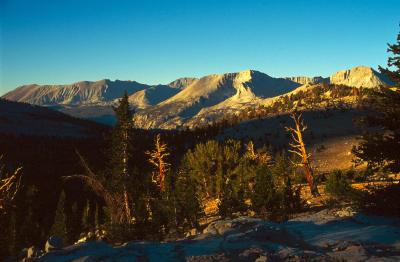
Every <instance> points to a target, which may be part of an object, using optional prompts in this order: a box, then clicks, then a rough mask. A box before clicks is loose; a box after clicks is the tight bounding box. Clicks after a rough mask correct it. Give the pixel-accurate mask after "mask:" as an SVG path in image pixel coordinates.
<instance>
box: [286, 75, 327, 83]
mask: <svg viewBox="0 0 400 262" xmlns="http://www.w3.org/2000/svg"><path fill="white" fill-rule="evenodd" d="M285 79H287V80H290V81H293V82H296V83H299V84H301V85H315V84H319V83H322V82H328V79H326V78H323V77H322V76H316V77H307V76H293V77H285Z"/></svg>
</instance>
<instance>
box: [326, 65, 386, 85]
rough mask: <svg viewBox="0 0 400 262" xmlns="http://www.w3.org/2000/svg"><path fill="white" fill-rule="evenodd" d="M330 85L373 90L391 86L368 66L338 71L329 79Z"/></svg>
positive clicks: (383, 77) (382, 76) (384, 77)
mask: <svg viewBox="0 0 400 262" xmlns="http://www.w3.org/2000/svg"><path fill="white" fill-rule="evenodd" d="M329 81H330V83H331V84H337V85H346V86H351V87H364V88H374V87H378V86H382V85H391V82H390V81H389V80H388V79H387V77H386V76H384V75H382V74H381V73H379V72H377V71H375V70H374V69H373V68H371V67H368V66H363V65H361V66H356V67H353V68H350V69H346V70H340V71H338V72H336V73H335V74H333V75H331V76H330V77H329Z"/></svg>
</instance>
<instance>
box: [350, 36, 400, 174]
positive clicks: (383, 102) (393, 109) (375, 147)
mask: <svg viewBox="0 0 400 262" xmlns="http://www.w3.org/2000/svg"><path fill="white" fill-rule="evenodd" d="M388 52H391V53H392V54H393V56H392V57H390V58H389V60H388V66H389V67H393V68H394V69H395V70H394V71H391V70H390V69H388V68H386V69H384V68H382V67H380V68H379V69H380V70H381V72H382V73H384V74H386V75H387V76H388V77H390V78H391V79H392V81H393V82H394V84H395V86H396V87H397V88H389V87H382V88H381V89H380V90H379V91H372V92H371V95H370V99H369V100H368V101H367V102H366V103H367V106H368V107H370V108H372V109H374V114H372V115H370V116H368V117H365V118H363V119H361V121H360V123H361V125H362V126H363V127H364V128H367V127H374V128H375V130H378V131H377V132H370V131H368V130H365V131H366V132H365V134H364V135H363V136H362V142H361V143H360V145H358V146H356V147H354V148H353V153H354V155H355V156H356V157H357V158H358V159H357V160H358V161H357V163H361V162H362V161H366V162H367V163H368V165H369V167H371V168H378V167H381V168H385V169H388V170H391V171H394V172H398V171H400V150H399V148H400V117H399V116H400V89H399V88H400V34H399V35H398V36H397V43H396V44H393V45H390V44H389V49H388Z"/></svg>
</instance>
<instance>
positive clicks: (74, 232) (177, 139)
mask: <svg viewBox="0 0 400 262" xmlns="http://www.w3.org/2000/svg"><path fill="white" fill-rule="evenodd" d="M388 53H389V56H390V57H389V60H388V66H387V67H380V68H379V70H380V72H381V73H382V74H384V75H385V76H387V77H388V78H390V80H391V81H392V82H393V83H394V85H391V86H380V87H379V88H376V89H362V88H352V87H348V86H344V85H343V86H342V85H334V84H328V83H322V84H320V85H318V86H317V87H316V88H313V89H309V90H305V91H301V92H297V93H293V94H290V95H287V96H282V97H281V98H280V99H277V100H275V101H274V103H271V104H270V105H269V106H260V107H253V108H251V109H249V110H243V112H242V113H241V114H226V115H225V116H224V117H223V118H221V119H218V120H217V121H214V122H210V123H208V124H205V125H204V124H202V125H197V126H196V127H194V128H182V129H172V130H166V129H140V128H137V127H136V126H135V123H134V116H135V114H136V113H137V112H136V110H135V109H134V108H133V107H132V106H131V104H130V100H129V95H128V93H127V92H125V93H124V95H123V96H122V97H121V98H119V99H118V102H117V104H116V106H115V107H114V108H113V110H114V113H115V116H116V123H115V125H113V126H103V125H100V124H93V126H92V125H91V124H88V123H89V121H87V120H80V121H82V123H86V125H88V126H89V130H91V132H90V133H89V134H88V135H87V136H82V137H79V136H77V137H69V136H58V135H54V136H39V135H20V134H0V231H1V232H0V259H1V260H3V259H7V261H19V260H23V261H35V260H36V259H39V261H40V259H41V258H43V259H45V258H46V254H50V255H51V254H52V253H51V252H56V253H54V254H63V253H57V252H58V251H60V250H62V248H64V247H68V246H72V247H74V246H77V245H79V244H82V243H91V242H93V243H94V242H95V243H100V242H101V243H103V242H104V243H107V244H108V245H110V246H112V247H121V248H124V247H127V246H124V243H139V242H140V243H142V242H143V243H169V242H168V241H182V240H188V239H196V241H197V240H198V241H201V240H203V239H204V238H196V236H199V235H201V236H203V235H206V237H210V236H211V237H212V236H214V235H218V236H224V234H225V233H226V232H228V233H229V232H230V231H224V230H227V229H226V228H224V226H226V224H224V226H221V225H220V224H218V223H228V222H229V223H230V224H229V226H226V227H230V228H231V229H232V228H233V229H232V230H239V231H234V232H235V233H237V234H241V235H240V237H239V239H240V238H242V239H240V240H235V241H238V242H240V241H249V242H250V240H246V234H247V233H248V232H249V230H250V231H251V230H252V228H254V227H257V225H261V224H262V223H274V224H271V225H274V226H275V227H279V226H280V225H289V227H288V228H290V225H291V226H293V224H290V223H296V221H300V220H296V219H297V218H299V217H302V216H304V215H305V214H306V215H307V216H310V217H312V215H313V214H325V213H321V212H328V211H326V210H330V211H329V212H336V213H335V214H339V215H337V217H342V216H341V215H340V214H342V213H343V212H347V213H349V214H350V215H343V216H344V217H346V218H345V219H350V220H351V219H352V218H348V217H351V216H352V215H353V214H355V213H357V214H363V215H365V216H384V217H385V219H386V218H388V219H395V221H398V220H396V219H399V218H400V201H399V199H400V198H399V195H400V185H399V171H400V150H399V148H400V91H399V90H400V34H399V35H398V36H397V42H396V43H394V44H389V45H388ZM327 93H329V97H328V96H324V94H327ZM349 97H350V98H351V99H350V98H349ZM4 103H11V102H8V101H4ZM310 112H312V114H316V115H320V116H322V118H324V119H327V122H329V119H330V117H332V116H333V115H339V116H341V115H345V114H346V113H347V112H357V114H358V116H357V117H355V118H354V119H353V121H354V123H356V125H357V128H359V130H361V131H360V132H359V133H358V138H357V139H358V140H357V144H356V145H354V146H353V147H352V149H351V152H349V154H348V157H349V158H351V159H352V161H353V164H354V165H353V167H352V168H350V169H340V168H335V167H333V168H330V170H328V171H326V170H324V171H321V170H319V169H317V168H315V165H314V162H312V161H313V159H315V158H316V157H318V154H319V153H320V152H323V151H324V150H327V149H326V148H325V146H320V147H319V148H317V150H311V146H310V144H311V143H312V142H313V139H315V138H313V136H315V134H314V132H316V131H317V130H315V129H314V130H313V129H311V128H310V127H309V126H308V121H310V122H311V118H310V117H309V115H310ZM269 118H272V119H278V120H279V121H281V122H280V125H281V127H282V130H284V131H283V133H279V132H278V133H277V134H272V135H266V136H265V138H264V139H259V140H253V139H252V138H251V136H250V135H248V136H246V135H245V136H241V137H239V136H235V135H229V134H232V133H229V132H227V131H226V130H235V129H239V127H238V126H240V124H243V123H244V124H243V125H246V123H250V124H249V126H251V123H253V122H252V121H259V120H260V121H261V120H263V119H269ZM67 119H69V118H67ZM282 119H286V120H285V121H284V122H282ZM1 121H2V119H1V118H0V124H1ZM71 121H72V120H71ZM247 130H248V129H247ZM251 131H252V130H251V127H250V131H249V130H248V132H251ZM265 132H266V133H267V132H271V131H270V130H265ZM321 137H322V138H321V139H324V138H326V135H321ZM279 139H283V140H282V141H284V142H282V143H279V144H278V143H277V141H278V140H279ZM279 141H280V140H279ZM328 161H330V160H328ZM332 210H334V211H332ZM343 210H344V211H343ZM349 210H350V211H349ZM340 212H342V213H340ZM347 213H346V214H347ZM326 214H328V213H326ZM326 214H325V215H326ZM329 214H330V213H329ZM321 216H322V215H321ZM326 217H329V216H326ZM235 219H236V220H235ZM241 219H242V220H241ZM246 219H247V220H246ZM252 219H253V220H252ZM324 219H325V217H324ZM326 219H328V218H326ZM350 220H343V221H350ZM221 221H222V222H221ZM224 221H225V222H224ZM226 221H228V222H226ZM244 221H245V222H244ZM246 221H247V222H246ZM260 221H261V222H260ZM265 221H268V222H265ZM290 221H292V222H290ZM293 221H295V222H293ZM310 221H311V220H310ZM310 221H308V222H305V223H304V224H307V223H311V222H310ZM335 221H336V220H335ZM341 221H342V220H341ZM235 223H236V224H235ZM241 223H242V224H241ZM246 223H247V224H246ZM257 223H259V224H257ZM285 223H289V224H285ZM298 223H300V222H298ZM332 223H336V222H332ZM338 223H339V222H338ZM360 223H361V222H360ZM210 225H212V226H210ZM237 225H240V226H237ZM263 225H264V226H265V224H263ZM268 225H270V224H268ZM218 226H220V228H218ZM236 226H237V227H239V229H237V228H236ZM302 226H304V225H302ZM270 227H271V228H273V226H270ZM264 229H265V228H264ZM264 229H262V230H264ZM212 230H214V231H212ZM260 230H261V229H260ZM262 230H261V231H260V232H264V231H262ZM269 230H270V231H268V232H267V233H265V232H264V233H260V235H256V236H257V237H255V239H257V241H264V242H268V241H273V239H275V240H276V239H279V241H282V242H279V244H282V243H285V244H287V243H290V244H287V245H289V246H291V247H292V248H298V246H302V248H303V249H304V250H306V249H307V248H308V249H310V250H312V252H314V253H315V254H317V255H315V257H312V259H316V257H318V256H322V253H318V252H325V251H321V250H322V249H324V248H325V249H326V250H327V249H329V248H331V249H332V248H334V247H333V246H334V245H336V246H335V247H337V248H338V249H337V250H335V252H336V251H338V252H339V251H343V250H347V249H348V247H352V245H351V244H349V241H347V242H346V247H344V248H342V249H340V247H339V244H337V243H336V244H329V243H328V244H326V246H323V247H320V248H321V249H318V250H317V249H312V248H311V247H309V246H308V245H309V244H308V243H306V242H304V241H305V240H304V241H303V240H300V237H298V236H296V237H293V236H291V237H292V238H290V239H291V240H290V241H292V239H295V240H293V241H294V242H296V243H294V244H293V243H291V242H290V241H289V240H287V239H289V237H288V235H274V234H284V233H282V232H283V231H284V232H285V234H286V233H287V232H286V231H285V230H281V231H279V230H278V229H276V230H275V229H269ZM274 230H275V231H276V232H278V231H279V232H280V233H276V232H275V231H274ZM256 231H257V230H255V231H252V232H253V233H252V234H256V233H254V232H256ZM221 232H223V233H221ZM273 232H275V233H273ZM321 232H322V231H321ZM207 234H208V235H207ZM213 234H214V235H213ZM287 234H289V233H287ZM318 234H319V233H318ZM321 234H323V232H322V233H321ZM393 234H394V233H393ZM252 236H253V235H252ZM283 236H284V237H283ZM260 239H262V240H260ZM228 240H229V239H228ZM57 241H58V242H60V243H61V244H60V243H58V242H57ZM96 241H97V242H96ZM232 241H233V240H232ZM251 241H253V239H252V240H251ZM276 241H277V240H276ZM285 241H286V242H285ZM302 241H303V242H302ZM228 242H229V241H228ZM228 242H227V243H228ZM57 243H58V244H57ZM196 243H197V242H196ZM224 243H225V242H224ZM240 243H241V242H240ZM257 243H258V242H257ZM277 243H278V242H277ZM343 243H344V242H341V243H340V245H344V244H343ZM353 244H354V243H353ZM182 245H184V244H182ZM282 245H283V244H282ZM353 246H357V248H358V247H359V246H360V245H356V244H354V245H353ZM361 246H362V245H361ZM128 247H129V245H128ZM258 248H260V247H258ZM369 248H371V249H370V250H369V249H368V250H367V251H365V252H370V253H373V252H375V251H376V250H377V249H374V250H375V251H371V250H372V248H373V247H372V246H371V247H369ZM379 248H383V247H381V246H379ZM384 248H386V249H384V251H382V252H386V253H385V254H386V255H387V256H393V257H397V258H398V257H399V254H400V253H399V250H398V249H390V248H389V247H387V246H385V247H384ZM325 249H324V250H325ZM54 250H56V251H54ZM227 250H228V251H227ZM232 250H235V249H234V248H231V249H230V247H229V248H228V247H227V248H226V250H225V251H226V252H225V253H223V255H222V257H221V256H219V255H216V257H212V259H214V260H206V259H207V257H203V258H204V261H217V260H223V261H230V260H235V259H236V258H238V257H240V256H242V255H239V253H238V254H236V253H235V252H236V251H232ZM220 251H221V250H219V251H218V252H220ZM29 252H30V253H29ZM71 252H73V251H71ZM221 252H222V251H221ZM257 252H258V251H257ZM260 252H261V251H260ZM263 252H264V251H263ZM269 252H270V253H268V254H269V255H265V257H266V258H267V257H268V256H269V257H272V258H273V259H277V260H276V261H280V260H279V259H278V257H276V255H275V254H274V253H273V252H274V251H271V250H270V251H269ZM310 252H311V251H310ZM326 252H327V251H326ZM332 252H333V251H332ZM349 252H350V251H349ZM363 252H364V251H363ZM194 253H195V252H194ZM314 253H313V254H314ZM21 254H22V255H21ZM28 254H30V257H29V256H28ZM218 254H219V253H218ZM241 254H242V253H241ZM257 254H258V253H257ZM260 254H261V253H260ZM262 254H264V253H262ZM324 254H325V253H324ZM260 256H261V255H260ZM260 256H259V257H260ZM263 256H264V255H263ZM307 256H308V255H307V254H305V253H302V254H301V255H300V258H301V259H304V261H307V259H311V258H310V257H307ZM377 257H378V259H379V258H382V257H379V256H378V255H377ZM50 258H51V257H50ZM256 258H257V257H256ZM300 258H299V259H300ZM324 258H325V259H328V258H329V259H332V261H342V260H340V258H341V257H329V256H326V257H324ZM345 258H346V257H345ZM29 259H31V260H29ZM97 259H98V260H93V261H103V260H102V258H97ZM224 259H227V260H224ZM241 259H242V258H241ZM280 259H281V260H286V258H282V257H281V258H280ZM312 259H311V260H310V261H316V260H312ZM335 259H337V260H335ZM288 260H289V259H288ZM44 261H51V260H44ZM60 261H64V260H60ZM65 261H67V260H65ZM71 261H72V260H71ZM90 261H92V260H90ZM193 261H197V260H193ZM198 261H202V260H198ZM240 261H241V260H240ZM243 261H250V258H249V257H246V258H243ZM260 261H261V260H260ZM265 261H266V260H265ZM268 261H270V260H268ZM272 261H275V260H272ZM293 261H295V260H293ZM298 261H303V260H298ZM329 261H330V260H329Z"/></svg>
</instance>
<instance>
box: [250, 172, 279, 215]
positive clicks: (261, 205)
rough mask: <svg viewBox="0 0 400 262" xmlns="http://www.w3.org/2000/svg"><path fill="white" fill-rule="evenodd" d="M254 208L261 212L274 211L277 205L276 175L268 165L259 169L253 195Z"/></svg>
mask: <svg viewBox="0 0 400 262" xmlns="http://www.w3.org/2000/svg"><path fill="white" fill-rule="evenodd" d="M251 203H252V209H253V210H254V211H255V212H257V213H259V214H265V213H266V212H273V211H275V209H276V206H277V199H276V187H275V183H274V176H273V174H272V172H271V170H270V169H269V168H267V167H265V166H264V167H260V168H259V169H258V170H257V173H256V177H255V184H254V190H253V194H252V195H251Z"/></svg>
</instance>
